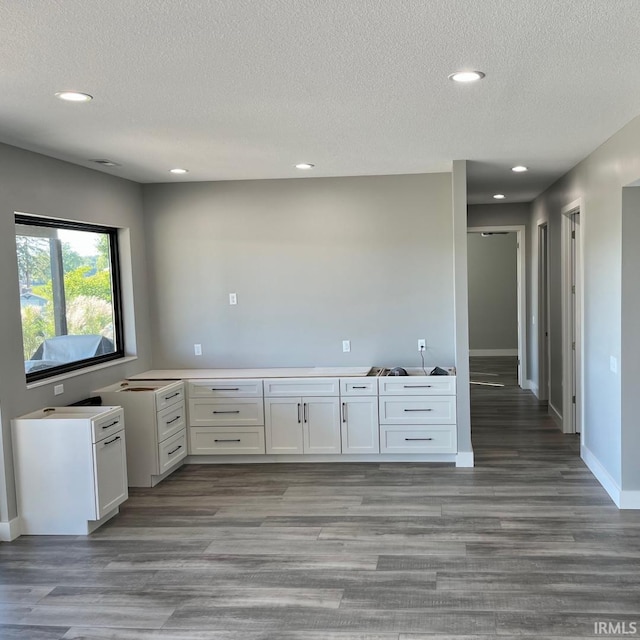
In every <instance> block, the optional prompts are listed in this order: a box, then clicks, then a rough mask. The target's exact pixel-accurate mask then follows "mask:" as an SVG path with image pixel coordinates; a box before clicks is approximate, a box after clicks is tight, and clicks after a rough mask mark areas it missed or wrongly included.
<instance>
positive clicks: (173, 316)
mask: <svg viewBox="0 0 640 640" xmlns="http://www.w3.org/2000/svg"><path fill="white" fill-rule="evenodd" d="M144 202H145V216H146V233H147V242H148V245H149V256H150V259H149V266H150V269H149V270H150V275H151V286H150V289H151V290H152V291H153V302H152V305H153V306H152V309H153V310H152V330H153V338H154V356H153V357H154V366H156V367H165V366H176V367H207V366H210V367H226V366H229V367H233V366H237V367H243V366H249V367H251V366H309V365H325V366H330V365H334V366H338V365H344V366H348V365H368V364H380V365H405V366H407V365H408V366H416V365H418V364H419V362H420V359H419V355H418V351H417V340H418V338H426V340H427V354H426V360H427V362H429V363H437V364H442V365H451V364H453V362H454V302H453V225H452V185H451V174H429V175H410V176H376V177H357V178H315V179H314V178H311V179H295V180H263V181H253V182H218V183H184V184H179V185H176V184H163V185H147V186H145V187H144ZM184 247H188V250H187V251H185V250H184ZM230 292H234V293H237V294H238V304H237V306H230V305H229V304H228V294H229V293H230ZM343 339H349V340H351V353H343V352H342V340H343ZM194 343H200V344H202V349H203V356H202V357H196V356H194V351H193V345H194Z"/></svg>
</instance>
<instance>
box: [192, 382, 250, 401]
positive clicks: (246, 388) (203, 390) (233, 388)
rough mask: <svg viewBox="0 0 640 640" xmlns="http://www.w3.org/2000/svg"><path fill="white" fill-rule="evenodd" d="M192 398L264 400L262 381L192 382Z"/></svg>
mask: <svg viewBox="0 0 640 640" xmlns="http://www.w3.org/2000/svg"><path fill="white" fill-rule="evenodd" d="M191 398H262V380H192V381H191V382H189V399H191Z"/></svg>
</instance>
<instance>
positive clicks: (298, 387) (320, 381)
mask: <svg viewBox="0 0 640 640" xmlns="http://www.w3.org/2000/svg"><path fill="white" fill-rule="evenodd" d="M264 395H265V396H267V397H271V398H273V397H278V396H279V397H291V396H338V395H340V380H339V379H338V378H270V379H267V380H265V381H264Z"/></svg>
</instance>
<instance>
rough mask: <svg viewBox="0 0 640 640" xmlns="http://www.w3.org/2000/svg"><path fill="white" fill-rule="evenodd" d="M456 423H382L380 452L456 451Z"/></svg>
mask: <svg viewBox="0 0 640 640" xmlns="http://www.w3.org/2000/svg"><path fill="white" fill-rule="evenodd" d="M456 451H457V437H456V425H455V424H450V425H429V426H427V425H416V426H411V427H406V426H396V425H389V424H382V425H380V453H456Z"/></svg>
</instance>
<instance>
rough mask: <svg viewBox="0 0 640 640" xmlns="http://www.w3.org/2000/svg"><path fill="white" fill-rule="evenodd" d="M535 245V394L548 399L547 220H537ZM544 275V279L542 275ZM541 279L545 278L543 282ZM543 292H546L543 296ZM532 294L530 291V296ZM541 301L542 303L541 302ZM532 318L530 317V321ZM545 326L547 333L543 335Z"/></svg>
mask: <svg viewBox="0 0 640 640" xmlns="http://www.w3.org/2000/svg"><path fill="white" fill-rule="evenodd" d="M536 228H537V247H536V252H535V257H536V265H535V268H534V271H533V276H534V278H535V298H536V301H537V304H536V317H537V318H538V326H537V331H536V333H537V336H538V345H537V346H538V349H537V351H538V352H537V354H536V357H537V366H536V369H537V372H538V384H537V388H538V391H539V393H537V394H536V396H537V397H538V399H539V400H549V398H550V397H551V365H550V363H551V316H550V312H551V304H550V297H549V287H548V285H549V282H550V278H549V246H550V238H549V222H548V221H547V220H543V219H540V220H537V221H536ZM543 229H544V230H545V234H544V237H545V240H546V244H545V250H546V253H545V262H544V263H543V262H542V260H541V258H540V255H541V252H540V249H541V247H542V237H543V234H542V230H543ZM545 275H546V279H545V278H544V276H545ZM543 280H546V281H545V282H543ZM543 294H546V295H545V296H543ZM533 296H534V294H533V292H532V298H533ZM541 303H542V304H541ZM541 309H544V315H545V318H544V320H543V319H542V311H541ZM533 322H534V320H533V319H532V323H533ZM545 328H546V331H547V333H548V335H547V336H545Z"/></svg>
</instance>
